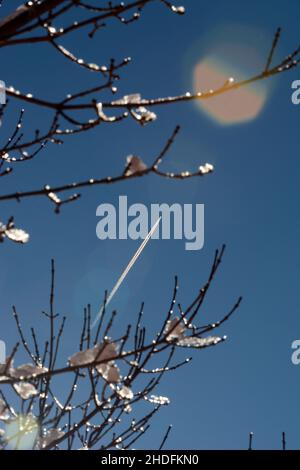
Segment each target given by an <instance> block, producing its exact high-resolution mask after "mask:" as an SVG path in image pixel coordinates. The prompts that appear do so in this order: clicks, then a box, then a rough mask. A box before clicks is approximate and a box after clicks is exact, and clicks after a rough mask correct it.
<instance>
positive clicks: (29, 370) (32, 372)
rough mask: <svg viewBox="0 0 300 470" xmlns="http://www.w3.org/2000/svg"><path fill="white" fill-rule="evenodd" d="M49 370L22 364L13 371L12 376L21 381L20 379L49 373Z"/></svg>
mask: <svg viewBox="0 0 300 470" xmlns="http://www.w3.org/2000/svg"><path fill="white" fill-rule="evenodd" d="M47 371H48V369H47V368H46V367H42V366H36V365H34V364H22V365H21V366H19V367H17V368H16V369H12V371H11V376H12V377H15V378H17V379H19V378H20V377H25V378H28V377H35V376H37V375H40V374H43V373H45V372H47Z"/></svg>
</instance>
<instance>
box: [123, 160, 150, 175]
mask: <svg viewBox="0 0 300 470" xmlns="http://www.w3.org/2000/svg"><path fill="white" fill-rule="evenodd" d="M145 170H147V165H146V164H145V163H144V162H143V160H142V159H141V158H140V157H137V156H135V155H128V157H127V167H126V172H125V175H126V176H130V175H134V174H135V173H139V172H140V171H145Z"/></svg>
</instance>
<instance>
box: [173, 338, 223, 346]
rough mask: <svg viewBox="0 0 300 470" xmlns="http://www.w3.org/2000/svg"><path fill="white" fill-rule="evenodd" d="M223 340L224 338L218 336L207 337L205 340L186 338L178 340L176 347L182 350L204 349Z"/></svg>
mask: <svg viewBox="0 0 300 470" xmlns="http://www.w3.org/2000/svg"><path fill="white" fill-rule="evenodd" d="M225 339H226V337H225V336H224V337H223V338H220V337H219V336H207V337H206V338H197V337H196V336H189V337H187V338H183V339H180V340H179V341H177V342H176V344H177V346H182V347H184V348H206V347H207V346H215V345H216V344H218V343H220V342H221V341H224V340H225Z"/></svg>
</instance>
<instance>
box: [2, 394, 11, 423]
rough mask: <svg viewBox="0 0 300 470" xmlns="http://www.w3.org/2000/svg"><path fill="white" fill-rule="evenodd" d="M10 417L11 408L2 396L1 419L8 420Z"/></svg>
mask: <svg viewBox="0 0 300 470" xmlns="http://www.w3.org/2000/svg"><path fill="white" fill-rule="evenodd" d="M9 418H10V413H9V410H8V408H7V406H6V404H5V402H4V400H2V399H1V398H0V421H7V420H8V419H9Z"/></svg>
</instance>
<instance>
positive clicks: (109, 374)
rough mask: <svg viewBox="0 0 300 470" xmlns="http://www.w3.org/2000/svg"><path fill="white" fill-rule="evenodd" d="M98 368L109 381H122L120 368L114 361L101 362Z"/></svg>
mask: <svg viewBox="0 0 300 470" xmlns="http://www.w3.org/2000/svg"><path fill="white" fill-rule="evenodd" d="M96 370H97V372H99V374H100V375H101V376H102V377H103V379H104V380H106V381H107V382H108V383H118V382H120V379H121V378H120V371H119V368H118V366H116V364H114V363H113V362H109V363H103V364H99V365H98V366H96Z"/></svg>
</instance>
